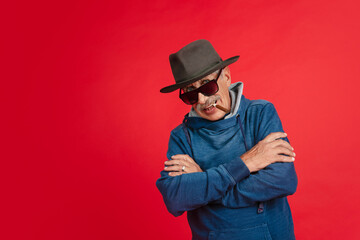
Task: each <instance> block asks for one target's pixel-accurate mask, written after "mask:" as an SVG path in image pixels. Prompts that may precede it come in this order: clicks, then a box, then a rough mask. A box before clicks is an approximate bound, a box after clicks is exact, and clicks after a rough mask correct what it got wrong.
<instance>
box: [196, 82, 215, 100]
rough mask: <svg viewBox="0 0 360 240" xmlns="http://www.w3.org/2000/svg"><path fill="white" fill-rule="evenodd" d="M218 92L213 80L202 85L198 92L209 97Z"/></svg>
mask: <svg viewBox="0 0 360 240" xmlns="http://www.w3.org/2000/svg"><path fill="white" fill-rule="evenodd" d="M218 90H219V87H218V85H217V83H216V81H215V80H212V81H210V82H208V83H206V84H204V85H202V86H201V87H200V89H199V91H200V92H201V93H202V94H204V95H205V96H211V95H213V94H215V93H217V91H218Z"/></svg>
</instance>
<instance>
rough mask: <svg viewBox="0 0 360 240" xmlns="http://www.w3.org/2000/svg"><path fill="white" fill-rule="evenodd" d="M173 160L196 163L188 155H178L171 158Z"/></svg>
mask: <svg viewBox="0 0 360 240" xmlns="http://www.w3.org/2000/svg"><path fill="white" fill-rule="evenodd" d="M171 159H172V160H185V161H189V162H194V160H193V159H192V158H191V157H190V156H189V155H187V154H176V155H173V156H171Z"/></svg>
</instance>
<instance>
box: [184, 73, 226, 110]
mask: <svg viewBox="0 0 360 240" xmlns="http://www.w3.org/2000/svg"><path fill="white" fill-rule="evenodd" d="M221 71H222V69H220V71H219V74H218V75H217V77H216V79H213V80H211V81H209V82H207V83H205V84H204V85H202V86H200V87H199V88H197V89H195V90H192V91H189V92H185V93H181V89H180V92H179V97H180V98H181V100H182V101H183V102H184V103H186V104H189V105H193V104H195V103H197V102H198V100H199V92H200V93H202V94H203V95H205V96H211V95H214V94H215V93H217V92H218V91H219V86H218V84H217V80H218V79H219V77H220V75H221Z"/></svg>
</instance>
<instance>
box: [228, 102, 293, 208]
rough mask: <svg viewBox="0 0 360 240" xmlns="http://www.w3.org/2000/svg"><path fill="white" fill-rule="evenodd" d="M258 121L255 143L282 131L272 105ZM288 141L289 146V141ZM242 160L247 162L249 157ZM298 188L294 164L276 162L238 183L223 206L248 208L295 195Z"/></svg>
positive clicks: (264, 109) (230, 191)
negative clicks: (257, 203)
mask: <svg viewBox="0 0 360 240" xmlns="http://www.w3.org/2000/svg"><path fill="white" fill-rule="evenodd" d="M258 118H259V121H258V123H257V124H256V126H258V128H257V129H256V131H255V135H256V143H258V142H259V141H260V140H262V139H264V138H265V137H266V136H267V135H269V134H270V133H272V132H282V131H283V128H282V124H281V121H280V119H279V116H278V114H277V112H276V110H275V108H274V106H273V105H272V104H271V103H268V104H266V105H265V106H264V108H263V110H262V111H261V114H260V115H259V116H258ZM285 140H286V141H287V142H288V139H287V138H286V139H285ZM250 151H251V150H250ZM250 151H249V152H250ZM241 158H243V160H244V161H245V162H246V160H245V158H246V153H245V154H244V155H242V156H241ZM296 187H297V176H296V172H295V168H294V163H292V162H276V163H272V164H270V165H268V166H267V167H266V168H264V169H262V170H260V171H258V172H254V173H252V174H250V176H249V177H247V178H245V179H242V180H241V181H239V182H237V184H236V185H235V186H234V187H232V188H231V189H230V190H229V191H227V192H226V194H225V195H224V196H223V197H222V198H221V203H222V204H223V205H224V206H226V207H232V208H238V207H246V206H250V205H254V204H255V203H256V202H261V201H267V200H270V199H274V198H278V197H284V196H287V195H291V194H294V193H295V191H296Z"/></svg>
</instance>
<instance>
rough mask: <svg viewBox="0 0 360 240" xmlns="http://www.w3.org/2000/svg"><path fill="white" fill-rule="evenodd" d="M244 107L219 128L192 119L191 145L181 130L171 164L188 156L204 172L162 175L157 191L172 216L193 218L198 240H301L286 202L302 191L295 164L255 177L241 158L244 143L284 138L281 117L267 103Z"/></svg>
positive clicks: (271, 167) (172, 141)
mask: <svg viewBox="0 0 360 240" xmlns="http://www.w3.org/2000/svg"><path fill="white" fill-rule="evenodd" d="M240 103H241V104H240V107H239V108H238V114H237V115H236V116H233V117H230V118H227V119H222V120H219V121H215V122H211V121H208V120H206V119H203V118H199V117H187V116H186V117H185V122H186V130H187V132H188V134H189V137H190V139H187V137H186V131H184V126H183V125H179V126H178V127H177V128H175V129H174V130H173V131H172V132H171V135H170V140H169V148H168V152H167V158H168V159H170V158H171V156H172V155H176V154H188V155H189V156H190V157H192V158H193V159H194V160H195V161H196V162H197V164H198V165H199V166H200V167H201V169H202V170H203V171H204V172H199V173H190V174H183V175H181V176H177V177H170V176H169V175H168V172H165V171H162V172H161V177H160V178H159V179H158V180H157V182H156V186H157V187H158V189H159V190H160V192H161V194H162V195H163V198H164V202H165V204H166V207H167V209H168V210H169V212H170V213H171V214H173V215H174V216H179V215H181V214H183V213H184V212H185V211H187V212H188V214H187V217H188V222H189V225H190V228H191V231H192V235H193V239H231V240H233V239H234V240H236V239H246V240H255V239H279V240H287V239H295V236H294V228H293V221H292V217H291V212H290V207H289V204H288V201H287V198H286V196H287V195H290V194H293V193H294V192H295V191H296V187H297V176H296V173H295V168H294V164H293V163H273V164H271V165H269V166H268V167H266V168H265V169H262V170H260V171H258V172H255V173H251V174H250V172H249V170H248V168H247V167H246V165H245V164H244V162H243V161H242V160H241V158H240V156H241V155H242V154H244V153H245V152H246V151H247V150H246V147H245V143H244V139H245V141H246V146H247V148H252V147H253V146H254V145H256V144H257V143H258V142H259V141H261V140H262V139H264V138H265V137H266V136H267V135H268V134H270V133H272V132H283V128H282V125H281V122H280V119H279V117H278V114H277V112H276V110H275V108H274V106H273V104H271V103H270V102H268V101H265V100H253V101H251V100H248V99H246V98H245V97H244V96H241V102H240ZM239 121H241V125H240V123H239ZM240 126H242V127H243V133H244V136H243V134H242V131H241V128H240ZM244 137H245V138H244ZM189 140H190V142H189ZM286 140H287V139H286ZM287 141H288V140H287ZM189 143H190V144H189Z"/></svg>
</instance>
